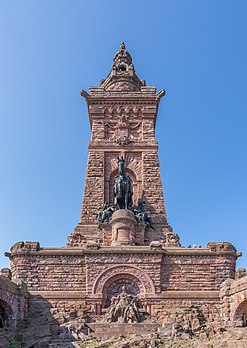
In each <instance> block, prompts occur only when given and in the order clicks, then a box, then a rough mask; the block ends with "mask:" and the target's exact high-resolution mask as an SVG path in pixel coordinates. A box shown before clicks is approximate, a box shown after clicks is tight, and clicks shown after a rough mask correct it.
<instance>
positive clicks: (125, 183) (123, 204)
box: [113, 156, 133, 209]
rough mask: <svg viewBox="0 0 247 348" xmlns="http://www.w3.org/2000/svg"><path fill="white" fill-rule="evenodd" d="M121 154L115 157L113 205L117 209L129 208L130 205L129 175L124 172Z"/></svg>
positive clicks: (130, 187) (131, 192)
mask: <svg viewBox="0 0 247 348" xmlns="http://www.w3.org/2000/svg"><path fill="white" fill-rule="evenodd" d="M124 162H125V161H124V158H123V156H121V157H119V156H118V157H117V163H118V176H116V179H115V184H114V187H113V199H114V205H115V206H116V207H117V209H129V208H130V207H132V204H133V202H132V195H133V188H132V184H131V180H130V177H129V176H128V175H127V174H126V172H125V167H124Z"/></svg>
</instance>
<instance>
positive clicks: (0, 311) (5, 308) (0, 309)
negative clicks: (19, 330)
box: [0, 299, 15, 330]
mask: <svg viewBox="0 0 247 348" xmlns="http://www.w3.org/2000/svg"><path fill="white" fill-rule="evenodd" d="M14 319H15V318H14V315H13V312H12V310H11V307H10V305H9V304H8V303H7V302H6V301H4V300H2V299H1V300H0V330H1V329H11V328H13V327H14V321H15V320H14Z"/></svg>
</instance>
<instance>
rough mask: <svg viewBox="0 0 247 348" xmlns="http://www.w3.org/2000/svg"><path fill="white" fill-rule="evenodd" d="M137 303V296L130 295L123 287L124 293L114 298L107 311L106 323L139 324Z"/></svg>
mask: <svg viewBox="0 0 247 348" xmlns="http://www.w3.org/2000/svg"><path fill="white" fill-rule="evenodd" d="M136 301H137V298H136V296H133V295H131V294H128V293H127V292H126V289H125V287H123V289H122V292H121V293H120V294H119V295H118V296H116V297H115V296H113V297H112V299H111V305H110V307H109V308H108V309H107V312H106V314H105V317H104V321H106V322H120V323H138V322H139V321H140V313H139V311H138V307H137V304H136Z"/></svg>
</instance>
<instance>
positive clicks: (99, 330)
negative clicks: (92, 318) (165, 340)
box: [87, 323, 160, 338]
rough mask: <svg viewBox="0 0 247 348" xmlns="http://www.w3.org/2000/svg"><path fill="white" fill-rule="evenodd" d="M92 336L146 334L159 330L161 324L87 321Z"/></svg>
mask: <svg viewBox="0 0 247 348" xmlns="http://www.w3.org/2000/svg"><path fill="white" fill-rule="evenodd" d="M87 326H88V327H89V329H90V333H89V335H90V336H92V337H100V338H106V337H110V336H120V335H130V334H146V333H155V332H157V331H158V328H159V327H160V324H156V323H135V324H126V323H87Z"/></svg>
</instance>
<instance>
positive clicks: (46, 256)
mask: <svg viewBox="0 0 247 348" xmlns="http://www.w3.org/2000/svg"><path fill="white" fill-rule="evenodd" d="M235 260H236V254H235V251H233V250H232V251H230V250H229V251H212V250H210V249H209V248H208V249H186V248H167V249H165V250H149V249H148V248H147V247H135V246H133V247H128V248H127V249H126V248H120V247H119V248H117V247H116V248H114V247H108V248H100V249H98V250H89V249H76V248H74V249H73V248H62V249H48V248H47V249H45V248H41V249H40V250H39V251H33V252H30V251H28V252H27V251H16V252H12V254H11V261H12V274H13V277H14V278H16V279H17V278H18V279H20V280H22V281H24V282H25V283H26V285H27V288H28V290H29V291H65V290H66V291H81V292H83V291H86V292H87V293H88V294H91V293H93V289H94V287H95V286H96V285H95V284H96V283H97V281H98V282H99V280H97V279H100V277H101V283H102V284H103V279H104V281H106V280H107V279H110V277H113V276H115V275H117V274H120V273H121V274H126V275H127V274H128V275H130V276H133V277H134V278H135V279H139V280H140V281H141V283H142V284H143V289H144V292H145V293H155V294H158V293H160V292H166V291H190V290H191V291H218V290H219V288H220V285H221V284H222V283H223V282H224V281H225V280H226V279H229V278H234V272H235ZM107 274H108V275H107ZM103 275H104V277H103Z"/></svg>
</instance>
